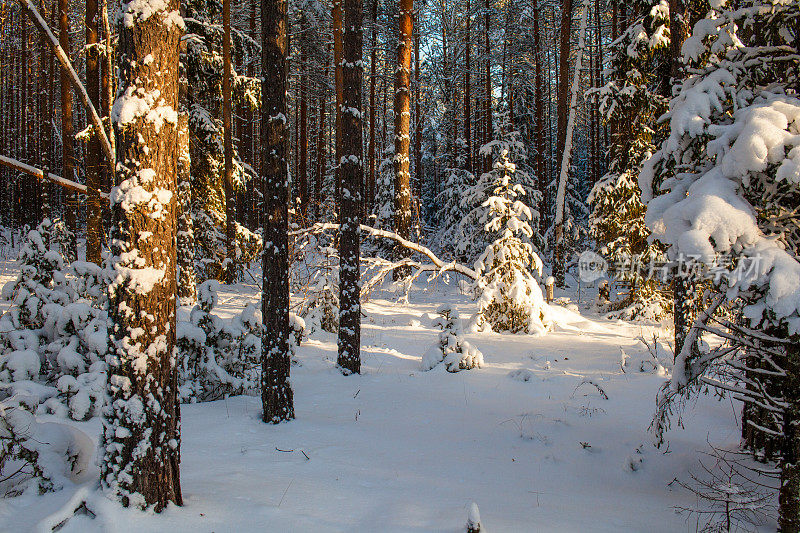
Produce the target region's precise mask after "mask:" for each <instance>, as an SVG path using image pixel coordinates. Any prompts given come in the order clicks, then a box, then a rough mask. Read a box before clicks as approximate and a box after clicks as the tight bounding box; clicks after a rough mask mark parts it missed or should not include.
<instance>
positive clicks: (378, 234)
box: [289, 223, 479, 281]
mask: <svg viewBox="0 0 800 533" xmlns="http://www.w3.org/2000/svg"><path fill="white" fill-rule="evenodd" d="M338 229H339V224H332V223H324V224H323V223H318V224H314V225H313V226H311V227H308V228H304V229H301V230H296V231H290V232H289V236H290V237H297V236H300V235H307V234H310V233H322V232H324V231H328V230H338ZM360 229H361V232H362V233H365V234H367V235H369V236H370V237H374V238H379V239H389V240H393V241H395V242H396V243H397V244H399V245H400V246H402V247H403V248H407V249H409V250H411V251H414V252H417V253H420V254H422V255H424V256H425V257H427V258H428V259H430V261H431V263H433V264H432V265H422V264H420V263H415V262H413V261H412V262H406V261H400V262H398V263H396V264H390V263H387V266H388V265H393V266H391V269H394V268H396V267H399V266H406V265H407V266H411V267H412V268H417V269H418V270H420V271H435V272H437V274H442V273H444V272H456V273H458V274H461V275H463V276H466V277H467V278H469V279H471V280H473V281H475V280H477V279H478V278H479V276H478V273H477V272H475V271H474V270H472V269H471V268H469V267H466V266H464V265H461V264H458V263H456V262H455V261H451V262H446V261H442V260H441V259H439V258H438V257H436V254H434V253H433V252H432V251H431V250H430V249H428V248H426V247H425V246H422V245H421V244H417V243H415V242H411V241H409V240H408V239H404V238H403V237H401V236H400V235H398V234H396V233H394V232H391V231H386V230H382V229H376V228H372V227H370V226H365V225H363V224H361V226H360Z"/></svg>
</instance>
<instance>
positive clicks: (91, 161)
mask: <svg viewBox="0 0 800 533" xmlns="http://www.w3.org/2000/svg"><path fill="white" fill-rule="evenodd" d="M98 18H99V17H98V5H97V0H86V85H87V87H86V90H87V92H88V93H89V98H90V99H91V101H92V104H93V105H94V106H95V108H96V109H100V51H99V50H98V47H97V43H98V35H97V27H98V22H99V20H98ZM92 45H94V46H92ZM100 157H101V153H100V139H99V137H98V134H97V133H95V135H92V136H91V137H90V138H89V142H88V145H87V150H86V260H87V261H89V262H92V263H94V264H96V265H99V264H100V250H101V247H102V236H103V211H102V206H101V204H100V189H101V187H102V182H103V177H102V170H101V166H100Z"/></svg>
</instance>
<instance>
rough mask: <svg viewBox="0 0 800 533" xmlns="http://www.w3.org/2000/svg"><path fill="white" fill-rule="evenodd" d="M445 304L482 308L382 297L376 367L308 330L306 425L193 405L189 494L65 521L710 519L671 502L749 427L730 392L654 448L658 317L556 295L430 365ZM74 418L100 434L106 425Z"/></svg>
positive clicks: (580, 524)
mask: <svg viewBox="0 0 800 533" xmlns="http://www.w3.org/2000/svg"><path fill="white" fill-rule="evenodd" d="M384 296H386V297H387V298H389V295H386V294H384ZM254 298H255V288H254V287H249V286H245V285H239V286H236V287H232V288H224V289H223V291H222V292H221V293H220V310H221V314H223V315H227V316H231V315H232V314H233V313H238V312H239V311H240V310H241V309H242V308H243V307H244V304H245V303H246V302H249V301H252V300H253V299H254ZM441 302H450V303H454V304H457V305H458V306H459V309H460V311H461V313H462V317H465V316H466V315H468V314H470V313H472V312H473V311H474V303H472V302H470V301H468V299H467V298H466V297H464V296H462V295H460V294H459V293H458V291H457V290H455V289H454V288H452V287H451V286H445V285H444V284H441V283H440V284H438V285H437V286H435V287H433V286H432V287H431V288H429V289H428V290H425V291H423V290H421V288H420V289H418V290H415V291H414V292H412V293H411V297H410V304H408V305H405V304H402V305H401V304H397V303H395V302H394V301H393V300H392V299H380V298H378V299H374V300H372V301H370V302H369V303H367V304H366V305H365V313H366V315H367V316H366V318H364V321H363V323H364V328H363V345H364V348H363V352H362V357H363V374H362V375H361V376H350V377H343V376H342V375H341V374H340V373H339V372H338V371H337V370H336V369H335V367H334V363H335V359H336V338H335V336H333V335H330V334H324V333H323V334H322V336H318V337H316V338H313V339H310V340H308V341H306V342H304V344H303V346H302V347H301V348H300V350H299V354H298V355H299V358H300V360H301V363H302V366H299V367H294V368H293V369H292V382H293V384H294V393H295V407H296V413H297V419H296V420H295V421H293V422H291V423H287V424H282V425H279V426H271V425H266V424H263V423H262V422H260V420H259V411H260V400H259V399H258V398H253V397H238V398H231V399H228V400H225V401H219V402H214V403H208V404H200V405H186V406H184V407H183V409H182V417H183V443H182V464H181V468H182V480H181V481H182V487H183V494H184V497H185V506H184V507H182V508H176V507H171V508H169V509H168V510H166V511H165V512H164V513H162V514H161V515H152V514H142V513H140V512H138V511H132V510H122V509H120V508H118V507H116V505H115V504H112V503H111V502H110V501H108V500H105V499H104V498H103V497H102V496H98V495H97V494H94V495H91V494H90V499H91V500H92V502H93V504H92V508H93V509H95V510H99V514H98V516H97V518H96V519H93V520H92V519H90V518H88V517H86V516H76V517H74V518H72V519H71V520H70V521H69V522H67V523H66V524H65V526H64V527H63V529H61V531H64V532H75V531H80V532H84V531H95V530H107V531H121V532H122V531H131V532H134V531H135V532H141V531H217V532H221V531H265V530H269V531H450V532H457V531H463V528H464V524H465V522H466V518H467V512H468V505H469V503H470V502H472V501H475V502H476V503H477V504H478V506H479V508H480V512H481V517H482V519H483V523H484V525H485V527H486V529H487V530H488V531H493V532H496V531H648V532H653V531H670V532H674V531H684V530H688V531H694V530H695V523H694V520H691V521H689V522H687V518H686V516H685V515H680V514H676V512H675V511H674V508H675V506H678V505H683V506H695V505H697V502H696V501H695V497H694V496H693V495H692V494H690V493H688V492H687V491H685V490H684V489H682V488H680V487H679V486H678V485H677V484H672V485H670V482H671V481H673V479H674V478H676V477H678V478H680V479H687V477H688V475H687V474H688V472H689V471H690V470H696V469H697V467H698V463H697V461H698V459H699V457H700V453H701V452H702V451H704V450H707V449H708V444H707V441H709V442H711V443H714V444H717V445H723V446H725V445H733V444H735V443H736V442H738V435H739V429H738V428H737V420H736V413H735V412H734V409H733V408H732V406H731V404H730V403H729V402H728V401H727V400H726V401H725V402H717V401H715V400H712V399H710V398H705V397H704V398H701V399H700V401H699V403H698V404H697V405H696V406H695V408H694V409H693V410H692V412H691V414H690V415H689V416H688V418H687V420H686V427H687V429H686V430H673V431H672V432H671V433H670V434H669V435H668V437H669V448H668V453H664V452H665V450H664V449H661V450H658V449H656V448H654V447H653V446H652V444H650V437H649V435H648V433H647V426H648V424H649V422H650V418H651V416H652V413H653V409H654V397H655V393H656V391H657V389H658V387H659V386H660V385H661V383H663V380H664V377H663V375H658V372H649V373H641V372H639V371H638V366H639V365H638V361H641V360H651V358H650V356H649V355H648V353H647V351H646V349H645V347H644V345H643V344H642V343H640V342H638V341H637V340H636V337H637V336H638V335H640V334H644V335H645V336H650V335H651V333H652V332H653V331H656V332H657V331H658V330H659V328H657V327H645V326H640V325H631V324H626V323H622V322H611V321H608V320H604V319H601V318H597V317H594V318H585V317H582V316H581V315H579V314H576V313H575V312H573V311H569V310H567V309H565V308H563V307H554V308H553V313H554V316H555V319H556V326H555V331H554V332H552V333H550V334H549V335H547V336H546V337H538V338H537V337H530V336H524V335H500V334H493V333H489V334H475V335H468V339H469V341H470V342H472V343H473V344H474V345H476V346H477V347H478V348H479V349H480V350H481V351H482V352H483V354H484V357H485V362H486V364H485V366H484V368H481V369H477V370H472V371H465V372H460V373H458V374H449V373H447V372H445V371H444V370H443V369H442V368H441V365H440V367H438V368H436V369H434V370H432V371H430V372H421V371H420V370H419V365H420V359H421V356H422V354H423V353H424V352H425V350H426V349H427V348H428V347H429V346H430V345H431V344H433V343H434V342H435V341H436V339H437V330H436V329H435V328H433V327H432V325H431V322H432V319H433V318H434V316H435V315H434V312H435V310H436V308H437V307H438V304H439V303H441ZM582 312H583V313H584V314H585V315H586V316H590V315H591V313H590V312H588V311H582ZM662 334H664V335H666V333H665V332H664V331H663V330H662ZM620 348H623V349H624V350H625V352H626V353H627V354H628V355H629V356H630V359H629V362H628V367H629V368H628V371H627V372H626V373H623V372H622V371H621V368H620V353H621V352H620ZM512 376H515V377H512ZM525 379H527V381H525ZM584 380H592V381H593V382H594V383H596V384H597V385H599V386H600V387H601V388H602V390H603V391H604V392H605V393H606V394H607V395H608V399H607V400H606V399H604V398H602V396H601V394H600V393H599V392H598V390H597V388H595V387H594V386H592V385H591V384H583V385H582V382H584ZM42 418H43V419H46V418H47V417H42ZM73 424H74V425H75V426H76V427H79V428H81V429H82V430H83V431H85V432H86V433H87V434H89V435H91V436H92V437H93V438H96V436H97V435H98V432H99V421H97V420H94V421H92V422H88V423H73ZM582 443H583V444H582ZM281 450H283V451H281ZM96 483H97V471H96V470H95V471H93V472H91V473H90V474H89V475H88V476H87V477H86V478H84V479H82V480H78V483H77V484H75V485H74V486H69V487H67V488H65V489H64V490H62V491H60V492H57V493H54V494H48V495H45V496H41V497H39V496H35V495H23V496H20V497H18V498H14V499H7V500H0V530H2V531H29V530H32V529H36V528H37V524H38V526H39V527H43V526H47V525H50V526H52V525H54V524H57V523H58V522H60V521H61V520H63V513H64V511H65V510H71V509H74V507H75V503H74V502H75V501H80V499H81V498H83V497H85V495H86V494H87V493H90V492H91V490H92V489H93V488H94V486H95V485H96Z"/></svg>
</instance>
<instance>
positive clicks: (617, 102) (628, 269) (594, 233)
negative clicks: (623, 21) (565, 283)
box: [588, 0, 671, 319]
mask: <svg viewBox="0 0 800 533" xmlns="http://www.w3.org/2000/svg"><path fill="white" fill-rule="evenodd" d="M640 9H643V10H644V13H643V15H642V16H639V17H637V18H636V19H635V21H634V22H633V24H631V25H630V26H629V27H628V28H627V29H626V30H625V31H624V32H623V34H622V36H621V37H620V38H619V39H617V40H616V41H614V42H613V43H612V44H611V68H610V69H607V70H606V72H607V73H608V76H609V78H610V79H609V81H608V82H607V83H606V84H605V86H603V87H601V88H599V89H596V90H593V91H591V92H590V96H591V97H593V99H595V100H596V101H597V102H599V105H600V113H601V115H602V117H603V120H604V121H605V122H606V124H607V125H609V126H610V129H611V144H610V145H609V153H610V156H611V162H610V164H609V169H608V173H606V174H605V175H604V176H603V177H602V178H601V179H600V181H598V182H597V183H596V184H595V186H594V188H593V189H592V191H591V193H590V194H589V197H588V203H589V204H590V205H591V206H592V212H591V214H590V216H589V233H590V235H591V237H592V239H594V241H595V242H596V243H597V245H598V247H599V250H600V252H601V253H602V254H603V256H604V258H605V259H606V260H607V261H608V262H609V264H610V265H611V270H612V272H614V274H615V275H616V278H617V280H619V281H621V282H622V283H624V284H625V285H626V286H627V294H626V295H625V297H624V298H623V299H621V300H619V301H615V302H611V303H610V305H609V308H608V310H609V311H612V315H613V316H616V317H621V318H626V319H632V318H648V319H659V318H661V317H663V316H664V315H665V314H667V313H668V312H669V311H670V306H671V301H670V299H668V298H667V297H666V295H665V294H663V293H664V287H663V286H662V285H663V283H662V282H661V280H660V279H659V277H658V275H657V274H658V271H657V270H656V271H655V272H656V276H653V275H650V272H651V270H652V269H653V267H656V266H657V264H656V263H658V262H663V261H664V260H665V259H666V258H665V256H664V253H663V246H662V245H660V244H659V243H658V242H656V241H652V240H650V239H649V237H650V230H648V229H647V226H646V225H645V221H644V217H645V206H644V204H643V203H642V200H641V190H640V189H639V183H638V178H639V172H640V170H641V166H642V163H643V162H644V160H645V159H647V158H648V157H649V156H650V155H651V154H652V153H653V152H654V151H655V150H656V145H657V144H658V143H660V142H661V141H662V140H663V139H664V137H665V136H666V129H667V125H666V123H663V122H662V123H659V122H658V118H659V117H660V116H661V115H662V114H663V113H664V112H666V110H667V102H668V96H667V94H668V92H667V89H668V87H666V88H665V87H664V80H665V78H666V77H667V75H666V73H668V72H669V69H670V56H669V6H668V4H667V2H666V0H660V1H659V2H658V3H656V4H654V5H653V6H647V5H644V6H642V7H640Z"/></svg>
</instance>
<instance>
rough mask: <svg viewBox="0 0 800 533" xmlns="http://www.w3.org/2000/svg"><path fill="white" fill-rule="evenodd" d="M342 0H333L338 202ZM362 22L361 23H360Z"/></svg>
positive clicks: (338, 185) (339, 185) (338, 187)
mask: <svg viewBox="0 0 800 533" xmlns="http://www.w3.org/2000/svg"><path fill="white" fill-rule="evenodd" d="M342 1H343V0H333V72H334V82H335V83H334V86H335V88H336V113H335V115H334V116H335V117H336V139H335V145H334V154H335V156H336V159H335V161H334V169H335V171H334V181H335V188H336V193H335V196H334V198H335V199H336V203H337V204H338V203H339V201H340V196H341V188H342V169H341V162H342V98H343V95H342V57H343V56H342V47H343V43H342ZM359 24H360V23H359ZM339 209H341V206H339Z"/></svg>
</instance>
